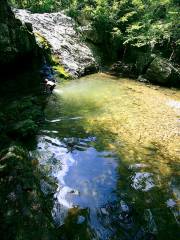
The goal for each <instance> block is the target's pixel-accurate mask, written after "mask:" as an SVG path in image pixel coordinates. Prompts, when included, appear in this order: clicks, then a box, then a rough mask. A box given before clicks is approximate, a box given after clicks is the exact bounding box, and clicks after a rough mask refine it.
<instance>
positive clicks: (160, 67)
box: [144, 57, 180, 86]
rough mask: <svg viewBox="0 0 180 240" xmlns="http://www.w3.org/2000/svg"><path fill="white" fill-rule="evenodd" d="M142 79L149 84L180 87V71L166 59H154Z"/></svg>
mask: <svg viewBox="0 0 180 240" xmlns="http://www.w3.org/2000/svg"><path fill="white" fill-rule="evenodd" d="M144 77H145V78H146V79H147V80H149V81H150V82H153V83H157V84H161V85H168V86H180V71H179V69H178V68H176V67H174V66H173V64H172V63H170V62H169V61H168V60H167V59H164V58H161V57H156V58H155V59H154V60H153V61H152V62H151V64H150V65H149V67H148V69H147V71H146V74H145V75H144Z"/></svg>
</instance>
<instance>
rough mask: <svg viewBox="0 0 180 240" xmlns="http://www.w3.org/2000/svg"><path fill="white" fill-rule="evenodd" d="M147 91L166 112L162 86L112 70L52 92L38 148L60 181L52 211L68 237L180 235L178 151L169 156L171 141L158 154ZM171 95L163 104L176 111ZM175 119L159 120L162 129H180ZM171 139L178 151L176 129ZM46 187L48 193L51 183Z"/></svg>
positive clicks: (47, 169) (46, 168)
mask: <svg viewBox="0 0 180 240" xmlns="http://www.w3.org/2000/svg"><path fill="white" fill-rule="evenodd" d="M138 91H139V92H138ZM144 91H150V95H151V96H152V99H150V97H149V96H147V97H149V101H150V104H152V109H149V111H151V113H153V114H156V120H159V119H158V117H159V118H160V119H161V118H162V113H161V110H157V111H155V107H154V106H153V101H154V100H153V96H154V98H155V101H154V102H156V97H157V96H158V95H157V94H158V93H156V92H157V90H154V89H148V87H147V86H145V85H142V84H139V85H138V83H133V82H132V81H130V80H122V82H121V79H115V78H113V77H110V76H108V75H101V74H96V75H91V76H88V77H85V78H82V79H78V80H73V81H69V82H66V83H60V84H59V85H58V86H57V88H56V89H55V91H54V94H53V95H52V96H51V97H50V99H49V103H48V106H47V107H46V112H45V116H46V121H45V124H44V126H43V128H42V129H41V131H40V134H39V136H38V145H37V149H36V151H35V152H34V153H33V154H35V155H36V157H38V160H39V162H40V166H41V168H42V169H43V171H45V172H46V174H47V175H48V176H51V177H53V178H54V179H56V181H57V184H58V188H57V190H56V192H55V193H54V196H53V198H54V207H53V209H52V216H53V218H54V222H55V225H56V226H57V228H58V229H59V231H60V234H61V236H62V239H76V240H78V239H82V240H86V239H91V240H92V239H101V240H106V239H112V240H116V239H118V240H119V239H134V240H135V239H137V240H138V239H149V240H150V239H163V240H164V239H178V227H179V225H178V224H179V223H178V217H179V212H178V194H179V192H178V186H179V185H178V169H177V166H179V165H178V158H177V155H176V154H175V155H174V160H173V161H172V162H170V160H169V156H170V153H169V154H168V153H167V152H168V148H167V152H165V154H166V155H165V156H163V157H162V155H161V154H160V153H159V152H160V150H161V149H160V145H158V143H159V142H158V141H160V140H159V139H161V135H160V134H161V132H158V131H156V129H155V127H154V129H153V128H152V127H151V128H150V129H151V131H152V134H149V135H148V137H147V136H146V135H147V134H146V133H147V132H148V131H149V130H148V128H147V127H146V120H147V121H148V126H149V125H151V122H152V125H153V124H155V123H154V122H153V121H154V118H152V116H151V114H150V115H148V111H147V108H146V106H147V105H144V104H143V102H142V100H141V99H140V98H139V99H138V97H139V96H142V94H141V93H143V92H144ZM151 91H153V92H152V93H153V94H156V95H157V96H156V95H153V94H152V93H151ZM164 91H165V93H166V94H167V92H166V90H164ZM166 94H164V95H163V93H162V92H161V93H159V99H160V104H161V106H162V109H163V105H162V102H163V101H164V102H163V103H164V109H166V108H168V109H169V111H170V113H171V111H172V112H173V111H174V110H173V109H171V107H172V106H169V105H168V101H169V96H168V97H166V96H165V95H166ZM168 94H170V93H168ZM166 98H167V99H166ZM142 99H143V97H142ZM143 100H144V99H143ZM166 101H167V102H166ZM138 105H139V106H140V107H141V111H140V110H139V106H138ZM143 108H145V109H143ZM163 111H164V110H163ZM166 112H168V111H166ZM175 114H177V113H176V112H175ZM153 116H155V115H153ZM168 116H169V115H168ZM150 117H151V118H152V120H149V118H150ZM174 118H175V119H174ZM174 118H173V117H172V114H171V118H170V120H169V121H170V122H169V125H168V127H167V126H166V125H165V127H167V129H166V128H163V124H161V123H159V124H160V125H162V132H163V133H164V132H165V131H169V130H170V129H169V126H170V127H171V125H172V126H173V129H174V128H175V127H174V125H173V124H174V122H176V120H177V119H176V115H175V116H174ZM144 119H145V120H144ZM173 121H174V122H173ZM142 122H143V124H142ZM155 125H157V124H155ZM139 126H141V127H139ZM157 128H159V127H158V126H157ZM145 129H146V130H145ZM153 131H155V132H158V134H157V136H156V134H155V133H153ZM174 131H176V129H175V130H174ZM139 133H141V135H140V137H139ZM154 136H155V137H156V139H154V138H153V137H154ZM167 139H169V138H168V137H167ZM155 140H156V143H154V141H155ZM173 141H174V142H173ZM171 142H173V143H174V145H173V147H174V152H176V150H175V149H176V148H177V147H176V136H175V137H174V138H173V139H172V140H171ZM167 143H168V141H167ZM170 147H171V148H172V146H170ZM158 148H159V149H158ZM158 161H159V162H158ZM41 187H42V190H43V191H44V193H45V194H48V191H50V186H49V185H48V184H47V183H46V182H43V181H42V183H41Z"/></svg>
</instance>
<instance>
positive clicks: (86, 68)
mask: <svg viewBox="0 0 180 240" xmlns="http://www.w3.org/2000/svg"><path fill="white" fill-rule="evenodd" d="M14 12H15V15H16V17H17V18H19V19H20V20H21V21H23V22H28V23H31V24H32V26H33V31H34V33H35V35H36V38H37V39H38V38H39V37H40V36H42V38H41V40H43V41H44V39H45V41H47V44H46V45H47V47H50V49H51V53H52V54H53V55H55V56H56V61H59V63H60V64H62V65H63V66H64V68H65V70H66V71H68V72H69V73H70V75H71V76H73V77H79V76H81V75H84V74H86V73H90V72H93V71H95V69H96V61H95V59H94V56H93V53H92V51H91V50H90V49H89V47H87V46H86V44H85V43H84V42H83V41H82V35H81V33H80V31H78V30H77V28H76V24H75V22H74V20H73V19H72V18H70V17H67V16H66V15H64V14H62V13H61V12H57V13H43V14H32V13H31V12H29V11H26V10H14ZM38 41H39V39H38ZM41 42H42V41H41Z"/></svg>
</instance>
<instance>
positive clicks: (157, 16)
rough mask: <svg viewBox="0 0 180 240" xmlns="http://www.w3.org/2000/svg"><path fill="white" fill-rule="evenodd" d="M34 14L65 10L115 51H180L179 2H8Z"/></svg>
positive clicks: (85, 0) (169, 52) (35, 0)
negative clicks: (81, 18) (121, 47)
mask: <svg viewBox="0 0 180 240" xmlns="http://www.w3.org/2000/svg"><path fill="white" fill-rule="evenodd" d="M11 3H12V4H13V5H14V6H16V7H20V8H28V9H30V10H32V11H35V12H43V11H48V12H52V11H58V10H62V9H64V10H66V12H68V14H69V15H70V16H72V17H74V18H76V17H78V16H79V15H84V16H86V17H87V18H88V19H90V20H91V23H92V26H93V27H94V28H95V29H96V30H97V33H98V36H99V38H103V39H104V40H105V41H106V42H107V43H108V44H109V43H111V44H112V45H113V46H114V47H115V48H116V47H117V46H119V45H124V46H129V45H130V46H134V47H138V48H140V47H145V46H146V47H147V46H148V47H150V48H151V49H153V48H154V47H155V46H157V45H158V47H160V48H162V47H164V46H166V49H169V51H168V54H169V58H173V54H174V53H173V54H172V52H175V51H177V49H178V51H179V48H180V40H179V39H180V11H179V10H180V2H179V1H178V0H11Z"/></svg>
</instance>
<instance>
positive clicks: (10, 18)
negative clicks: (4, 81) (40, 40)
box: [0, 0, 36, 64]
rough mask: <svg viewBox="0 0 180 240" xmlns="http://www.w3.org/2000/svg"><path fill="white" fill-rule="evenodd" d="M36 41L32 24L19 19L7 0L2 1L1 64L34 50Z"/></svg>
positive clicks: (0, 19) (0, 26)
mask: <svg viewBox="0 0 180 240" xmlns="http://www.w3.org/2000/svg"><path fill="white" fill-rule="evenodd" d="M35 48H36V42H35V38H34V35H33V34H32V32H31V28H30V25H28V24H27V25H26V24H22V23H21V21H20V20H17V19H16V18H15V16H14V13H13V12H12V11H11V8H10V7H9V6H8V4H7V0H1V2H0V64H8V63H10V62H12V61H14V60H15V59H16V58H17V57H21V56H25V55H28V54H30V53H32V52H33V51H34V49H35Z"/></svg>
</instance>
